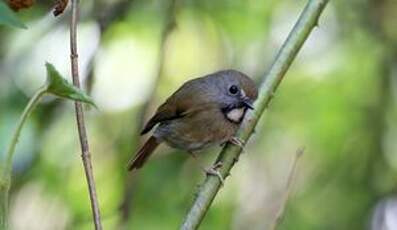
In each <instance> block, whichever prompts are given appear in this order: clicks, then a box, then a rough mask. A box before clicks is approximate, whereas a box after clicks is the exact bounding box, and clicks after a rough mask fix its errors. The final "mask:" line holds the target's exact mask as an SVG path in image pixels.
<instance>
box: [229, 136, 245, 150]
mask: <svg viewBox="0 0 397 230" xmlns="http://www.w3.org/2000/svg"><path fill="white" fill-rule="evenodd" d="M229 142H230V143H232V144H234V145H237V146H238V147H240V148H242V149H243V150H244V146H245V141H243V140H241V139H240V138H238V137H232V138H230V139H229Z"/></svg>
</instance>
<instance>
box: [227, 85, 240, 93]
mask: <svg viewBox="0 0 397 230" xmlns="http://www.w3.org/2000/svg"><path fill="white" fill-rule="evenodd" d="M229 93H231V94H237V93H238V87H237V86H235V85H232V86H230V88H229Z"/></svg>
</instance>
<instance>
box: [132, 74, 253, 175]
mask: <svg viewBox="0 0 397 230" xmlns="http://www.w3.org/2000/svg"><path fill="white" fill-rule="evenodd" d="M257 94H258V91H257V88H256V86H255V83H254V82H253V81H252V80H251V79H250V78H249V77H247V76H246V75H245V74H243V73H241V72H239V71H236V70H224V71H219V72H216V73H213V74H209V75H207V76H204V77H200V78H196V79H193V80H190V81H188V82H186V83H185V84H183V85H182V86H181V87H180V88H179V89H178V90H177V91H176V92H175V93H174V94H172V95H171V96H170V97H169V98H168V99H167V100H166V101H165V102H164V103H163V104H162V105H161V106H160V107H159V108H158V109H157V111H156V113H155V115H154V116H153V117H152V118H151V119H150V120H149V121H148V122H147V124H146V125H145V127H144V128H143V130H142V132H141V134H142V135H143V134H146V133H147V132H149V131H150V130H151V129H153V127H154V126H156V125H157V124H158V126H157V127H156V129H155V131H154V133H153V135H152V136H151V137H150V138H149V139H148V141H147V142H146V143H145V144H144V145H143V147H142V148H141V149H140V150H139V151H138V153H137V154H136V155H135V157H134V158H133V159H132V160H130V162H129V164H128V169H129V170H133V169H138V168H140V167H142V166H143V164H144V163H145V162H146V160H147V159H148V157H149V156H150V155H151V154H152V153H153V151H154V150H155V148H156V147H157V146H158V145H159V144H160V143H162V142H165V143H167V144H168V145H170V146H171V147H174V148H178V149H183V150H186V151H188V152H191V153H194V152H198V151H200V150H202V149H204V148H207V147H210V146H213V145H217V144H222V143H225V142H227V141H229V140H230V139H231V138H232V137H233V135H234V134H235V132H236V131H237V128H238V127H239V124H240V123H241V121H242V119H243V117H244V115H245V112H246V110H247V109H248V108H250V109H252V105H251V104H252V103H253V101H254V100H255V99H256V98H257Z"/></svg>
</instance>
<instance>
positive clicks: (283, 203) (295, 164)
mask: <svg viewBox="0 0 397 230" xmlns="http://www.w3.org/2000/svg"><path fill="white" fill-rule="evenodd" d="M304 151H305V149H304V148H300V149H298V150H297V151H296V154H295V156H294V161H293V162H292V165H291V169H290V172H289V175H288V179H287V183H286V185H285V190H284V191H285V193H284V196H283V198H282V200H281V203H280V208H279V210H278V212H277V215H276V216H275V219H274V222H273V223H272V224H271V225H270V226H271V227H270V229H272V230H276V228H277V226H278V225H279V224H280V223H281V221H282V219H283V216H284V212H285V210H286V208H287V204H288V199H289V197H290V195H291V191H292V183H293V181H294V179H295V175H296V171H297V168H298V162H299V159H300V158H301V156H302V155H303V152H304Z"/></svg>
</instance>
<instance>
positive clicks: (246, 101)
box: [241, 97, 254, 109]
mask: <svg viewBox="0 0 397 230" xmlns="http://www.w3.org/2000/svg"><path fill="white" fill-rule="evenodd" d="M241 102H242V103H243V105H244V106H245V107H247V108H249V109H254V106H253V105H252V102H251V99H249V98H248V97H243V98H242V101H241Z"/></svg>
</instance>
